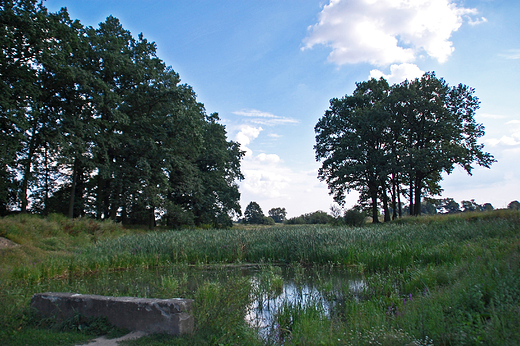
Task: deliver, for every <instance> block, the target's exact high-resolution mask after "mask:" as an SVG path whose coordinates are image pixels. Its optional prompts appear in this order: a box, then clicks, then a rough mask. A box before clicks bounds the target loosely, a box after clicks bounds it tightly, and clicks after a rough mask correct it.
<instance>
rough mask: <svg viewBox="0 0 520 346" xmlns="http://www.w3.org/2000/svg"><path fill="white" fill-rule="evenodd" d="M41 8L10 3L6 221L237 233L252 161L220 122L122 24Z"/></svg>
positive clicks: (2, 111)
mask: <svg viewBox="0 0 520 346" xmlns="http://www.w3.org/2000/svg"><path fill="white" fill-rule="evenodd" d="M37 2H38V1H36V0H24V1H12V0H11V1H9V0H8V1H3V2H1V3H0V6H1V10H2V11H1V12H0V24H1V25H0V33H1V34H2V35H0V42H1V44H2V50H0V74H1V75H2V79H1V81H0V91H2V92H1V93H0V164H1V165H0V215H5V214H7V213H9V212H10V211H12V210H13V209H15V208H16V207H18V208H19V209H20V210H21V211H22V212H25V211H31V212H38V213H42V214H44V213H49V212H60V213H63V214H68V215H69V216H70V217H77V216H81V215H89V216H91V217H96V218H99V219H108V218H110V219H112V220H119V221H121V222H123V223H125V224H126V223H139V224H147V225H149V227H153V226H154V225H155V223H156V221H157V220H156V219H157V216H158V215H161V217H162V218H161V220H159V221H160V222H164V223H165V224H167V225H169V226H173V227H176V226H181V225H201V224H211V225H213V226H230V225H231V218H232V217H234V216H236V215H240V212H241V211H240V206H239V199H240V193H239V191H238V185H237V181H238V180H240V179H243V176H242V173H241V171H240V162H241V159H242V157H243V155H244V153H243V152H242V151H241V150H240V147H239V144H238V143H236V142H233V141H228V140H227V138H226V135H227V134H226V130H225V127H224V126H223V125H221V124H219V123H218V121H219V118H218V115H217V114H216V113H214V114H212V115H210V116H207V115H206V112H205V109H204V105H203V104H201V103H200V102H198V101H197V99H196V94H195V92H194V91H193V89H192V88H191V87H190V86H189V85H186V84H181V83H180V77H179V75H178V74H177V73H176V72H175V71H173V69H172V68H171V67H168V66H166V65H165V64H164V62H163V61H162V60H161V59H159V58H158V57H157V55H156V46H155V43H153V42H149V41H147V40H146V39H145V38H144V37H143V35H142V34H141V35H139V37H138V38H134V37H132V35H131V34H130V32H129V31H127V30H125V29H124V28H123V27H122V25H121V23H120V22H119V20H118V19H117V18H114V17H112V16H110V17H108V18H107V19H106V21H105V22H103V23H101V24H100V25H99V27H98V28H92V27H83V26H82V25H81V24H80V23H79V21H77V20H71V19H70V18H69V15H68V13H67V11H66V9H62V10H61V11H59V12H58V13H47V10H46V9H45V8H44V7H43V6H42V5H41V4H40V5H37Z"/></svg>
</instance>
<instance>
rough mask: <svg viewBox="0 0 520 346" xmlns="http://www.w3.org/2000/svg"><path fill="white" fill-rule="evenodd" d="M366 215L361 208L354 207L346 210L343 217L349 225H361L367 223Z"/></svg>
mask: <svg viewBox="0 0 520 346" xmlns="http://www.w3.org/2000/svg"><path fill="white" fill-rule="evenodd" d="M365 218H366V215H365V213H364V212H362V211H360V210H359V209H356V208H352V209H349V210H347V211H346V212H345V215H344V216H343V219H344V220H345V224H346V225H348V226H353V227H359V226H363V225H364V224H365Z"/></svg>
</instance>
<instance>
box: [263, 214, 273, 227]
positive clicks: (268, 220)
mask: <svg viewBox="0 0 520 346" xmlns="http://www.w3.org/2000/svg"><path fill="white" fill-rule="evenodd" d="M262 224H264V225H269V226H272V225H275V224H276V222H274V219H273V218H272V217H270V216H264V218H263V219H262Z"/></svg>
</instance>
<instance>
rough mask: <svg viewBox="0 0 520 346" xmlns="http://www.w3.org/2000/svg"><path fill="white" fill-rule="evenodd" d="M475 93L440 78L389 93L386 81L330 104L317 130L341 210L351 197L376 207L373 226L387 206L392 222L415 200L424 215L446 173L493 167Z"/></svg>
mask: <svg viewBox="0 0 520 346" xmlns="http://www.w3.org/2000/svg"><path fill="white" fill-rule="evenodd" d="M478 108H479V100H478V98H477V97H476V96H475V95H474V90H473V89H472V88H470V87H468V86H466V85H462V84H459V85H458V86H456V87H450V86H448V84H447V83H446V82H445V81H444V80H443V79H439V78H437V77H436V76H435V74H434V73H432V72H429V73H425V74H424V75H423V76H422V77H421V78H417V79H415V80H413V81H405V82H403V83H401V84H398V85H392V86H389V85H388V83H387V81H386V80H385V79H383V78H381V79H379V80H376V79H371V80H369V81H366V82H361V83H357V84H356V90H355V91H354V93H353V94H352V95H346V96H344V97H343V98H341V99H337V98H334V99H332V100H331V101H330V108H329V109H328V110H327V111H326V112H325V115H324V116H323V117H322V118H320V119H319V121H318V123H317V124H316V126H315V132H316V145H315V146H314V149H315V152H316V159H317V160H318V161H321V162H322V166H321V168H320V170H319V173H318V177H319V178H320V179H321V180H325V181H326V182H327V184H328V186H329V190H330V193H331V194H333V195H334V199H335V200H336V202H338V203H343V202H344V197H345V193H348V192H349V191H351V190H357V191H359V192H360V194H361V197H360V202H361V203H363V202H364V201H366V200H370V207H371V210H372V220H373V222H378V210H379V206H380V204H382V206H383V211H384V217H385V221H388V220H390V209H392V211H393V217H394V218H395V217H396V215H397V210H398V208H399V209H400V206H401V196H405V197H407V198H408V201H409V203H410V213H411V214H413V215H419V214H420V213H421V198H422V197H423V196H424V195H425V194H427V195H437V194H439V193H440V192H441V191H442V189H441V187H440V185H439V182H440V180H441V174H442V173H443V172H445V173H448V174H449V173H451V172H452V171H453V169H454V167H455V165H459V166H461V167H462V168H464V169H465V170H466V172H468V173H469V174H471V171H472V169H473V166H472V165H473V164H477V165H480V166H484V167H490V166H491V164H492V163H493V162H495V160H494V158H493V156H492V155H491V154H489V153H486V152H484V151H483V145H482V144H478V143H477V140H478V138H480V137H482V136H483V135H484V126H483V125H482V124H478V123H477V122H476V121H475V119H474V114H475V112H476V110H477V109H478Z"/></svg>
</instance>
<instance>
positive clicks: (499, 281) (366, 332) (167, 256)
mask: <svg viewBox="0 0 520 346" xmlns="http://www.w3.org/2000/svg"><path fill="white" fill-rule="evenodd" d="M43 222H49V223H50V224H51V225H54V226H49V225H47V226H44V225H42V224H41V223H43ZM67 222H69V223H70V222H71V221H66V220H63V219H58V220H42V219H37V220H36V218H35V219H33V218H28V217H24V218H22V219H19V220H16V219H12V218H5V219H3V220H0V229H2V230H4V231H3V232H4V234H5V236H7V237H8V238H10V239H12V240H15V241H18V242H19V243H21V244H22V246H20V247H18V248H12V249H7V250H2V251H1V252H0V256H1V259H2V271H1V272H0V273H1V274H0V280H1V281H0V310H1V311H0V323H1V324H2V325H5V326H7V328H4V329H2V331H0V340H2V338H4V340H7V339H5V338H6V337H12V335H15V334H16V333H17V332H16V330H17V329H18V328H21V330H22V331H23V330H24V328H26V327H25V326H27V321H26V320H27V319H28V317H27V316H29V315H28V314H27V312H26V306H27V302H28V300H29V299H30V297H31V295H32V294H33V293H35V292H40V291H41V290H46V289H49V287H51V288H54V289H65V290H66V289H67V287H68V286H67V278H68V277H70V276H71V275H73V276H82V275H85V274H87V273H92V272H100V273H103V272H105V271H110V270H115V269H121V268H143V267H145V268H146V267H154V266H169V265H172V264H180V265H181V267H182V265H184V264H208V263H210V264H226V263H246V262H248V263H266V262H267V263H269V262H272V263H274V262H277V263H280V262H281V263H286V264H289V265H291V266H294V267H296V268H300V267H302V268H303V267H304V266H306V265H309V264H312V265H322V266H340V267H349V268H352V270H353V271H356V272H358V273H362V274H363V277H364V282H365V286H364V289H363V290H362V291H361V292H358V293H356V294H355V295H353V293H352V292H351V291H350V290H349V288H348V287H347V286H348V284H347V283H338V282H332V281H330V280H329V279H328V278H327V276H326V275H324V276H321V277H320V278H319V280H318V281H317V285H318V286H319V287H320V289H321V291H322V292H323V293H324V295H326V296H328V297H329V298H330V301H331V302H333V303H331V304H332V305H330V306H331V307H330V308H329V309H328V310H327V311H325V309H324V308H323V304H322V302H321V301H316V303H315V304H314V305H313V304H309V305H306V306H297V305H296V306H295V305H294V304H293V305H291V304H287V306H284V307H283V309H281V311H279V312H278V315H277V316H276V318H277V323H276V328H274V327H273V328H274V329H273V330H271V333H272V336H274V337H273V338H271V339H269V341H268V342H269V343H272V344H280V343H283V344H284V345H292V344H313V345H314V344H320V343H321V344H325V345H336V344H340V345H343V344H349V345H366V344H369V342H372V344H378V343H379V344H382V345H403V344H412V345H431V344H435V345H478V344H488V345H504V344H520V331H519V330H518V325H520V238H519V236H520V213H519V212H507V211H495V212H491V213H487V212H486V213H475V214H470V213H468V214H461V215H457V216H449V217H424V218H410V219H404V220H400V221H398V222H394V223H391V224H383V225H370V226H367V227H364V228H344V227H337V228H334V227H322V226H298V227H273V228H255V229H245V230H236V229H231V230H183V231H163V232H151V233H136V232H129V231H124V230H122V229H120V228H117V227H118V226H117V225H114V224H109V223H107V224H102V225H97V226H92V227H93V228H89V226H88V225H89V223H88V222H89V221H76V222H78V224H77V225H75V224H73V225H72V226H71V225H70V224H68V223H67ZM79 222H87V223H86V224H84V225H82V226H81V225H80V224H79ZM6 223H12V224H13V226H9V228H7V227H4V226H3V225H5V224H6ZM60 223H61V224H60ZM22 224H24V225H25V226H21V225H22ZM56 224H58V226H56ZM28 225H29V226H28ZM37 225H40V226H37ZM64 225H68V226H66V227H65V226H64ZM17 227H18V228H17ZM74 227H77V228H76V229H77V231H70V229H74ZM67 229H68V230H69V231H66V230H67ZM92 229H94V230H92ZM125 232H126V233H125ZM17 258H22V260H20V261H19V262H16V259H17ZM267 273H268V274H269V272H267ZM266 275H267V274H266ZM269 275H270V274H269ZM269 275H267V276H269ZM60 277H61V278H63V279H60ZM52 278H54V279H52ZM161 280H162V281H160V282H159V283H158V284H157V286H158V289H157V293H155V294H157V295H163V294H166V293H167V292H169V293H170V294H171V293H172V290H173V291H174V292H176V293H178V294H186V291H185V287H184V286H183V285H184V284H183V283H182V280H181V281H178V282H177V281H175V280H173V281H172V279H171V278H161ZM107 284H110V283H107ZM343 284H345V285H347V286H346V287H342V286H341V285H343ZM233 285H234V286H233ZM249 285H250V284H249V283H248V281H247V280H245V281H244V280H240V279H239V278H236V280H230V281H229V283H226V284H223V283H219V282H214V283H205V284H201V286H200V288H199V290H198V291H197V292H195V293H194V296H193V297H194V298H196V299H197V302H198V303H197V304H198V310H197V320H198V321H199V322H200V321H203V322H204V323H202V324H203V325H204V326H205V327H204V328H202V329H199V330H198V334H197V335H196V336H194V337H192V338H191V339H190V338H183V339H174V340H173V339H171V338H166V339H165V337H163V336H152V337H149V338H147V339H144V340H142V341H136V342H135V343H134V344H139V342H141V344H142V345H145V344H146V345H148V344H156V345H166V344H183V345H184V344H224V345H226V344H241V343H240V342H237V340H238V339H240V338H241V340H248V342H247V343H248V344H253V343H262V342H260V341H258V340H256V341H255V339H254V337H252V336H251V335H252V334H251V330H248V328H247V327H246V326H244V323H243V315H244V309H245V308H244V307H245V306H246V305H247V304H248V299H249V298H248V297H250V296H251V289H252V288H251V287H250V286H249ZM338 285H339V286H338ZM58 287H61V288H58ZM68 289H71V288H70V287H69V288H68ZM168 289H169V290H170V291H167V290H168ZM230 292H242V293H243V294H230ZM130 293H132V294H136V295H139V294H141V293H139V291H135V292H133V291H132V292H130ZM226 307H228V308H226ZM231 307H233V309H234V310H233V309H232V308H231ZM223 308H226V309H228V310H227V311H228V312H229V313H230V314H231V312H230V311H234V313H233V315H232V316H234V318H228V317H226V318H223V317H222V314H221V313H220V311H222V309H223ZM227 320H229V322H226V321H227ZM28 330H31V329H28ZM432 339H433V340H434V341H433V342H432V341H431V340H432ZM10 340H11V339H10Z"/></svg>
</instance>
